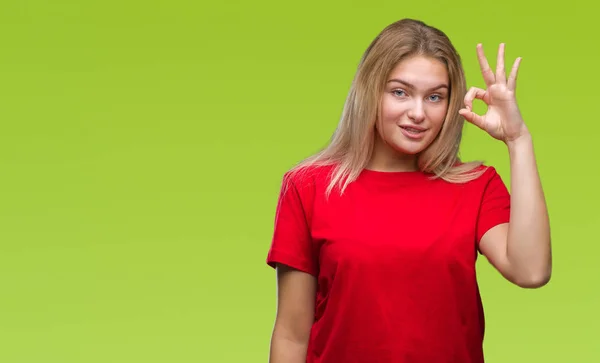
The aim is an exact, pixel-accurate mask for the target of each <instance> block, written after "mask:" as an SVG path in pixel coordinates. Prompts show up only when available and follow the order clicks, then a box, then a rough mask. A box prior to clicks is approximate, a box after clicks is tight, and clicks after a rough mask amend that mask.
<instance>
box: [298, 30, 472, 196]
mask: <svg viewBox="0 0 600 363" xmlns="http://www.w3.org/2000/svg"><path fill="white" fill-rule="evenodd" d="M417 55H422V56H428V57H433V58H435V59H438V60H440V61H441V62H442V63H444V64H445V65H446V67H447V70H448V76H449V79H450V98H449V101H448V102H449V103H448V111H447V114H446V119H445V120H444V124H443V126H442V128H441V130H440V132H439V134H438V135H437V137H436V139H435V140H434V141H433V142H432V143H431V145H429V146H428V147H427V149H426V150H424V151H423V152H422V153H421V154H419V155H418V159H417V166H418V168H419V170H420V171H422V172H425V173H430V174H432V177H433V178H441V179H444V180H446V181H448V182H452V183H462V182H467V181H469V180H472V179H475V178H477V177H478V176H479V175H481V173H482V172H483V171H482V170H481V169H480V168H479V167H480V166H481V164H482V163H481V162H469V163H461V162H460V159H459V157H458V149H459V145H460V141H461V137H462V129H463V125H464V119H463V118H462V116H460V114H459V113H458V110H459V109H460V108H461V107H462V105H463V98H464V95H465V92H466V81H465V75H464V71H463V68H462V63H461V59H460V56H459V55H458V53H457V51H456V49H455V48H454V46H453V45H452V43H451V42H450V40H449V39H448V37H447V36H446V35H445V34H444V33H443V32H442V31H440V30H438V29H436V28H434V27H431V26H429V25H426V24H425V23H424V22H422V21H418V20H413V19H402V20H399V21H397V22H395V23H392V24H390V25H388V26H387V27H386V28H384V29H383V30H382V31H381V33H379V35H377V37H376V38H375V39H374V40H373V41H372V42H371V44H370V45H369V47H368V48H367V50H366V51H365V53H364V54H363V56H362V58H361V60H360V63H359V65H358V69H357V72H356V74H355V77H354V79H353V81H352V84H351V87H350V91H349V94H348V96H347V98H346V102H345V104H344V108H343V111H342V115H341V119H340V121H339V123H338V125H337V128H336V130H335V132H334V134H333V135H332V137H331V140H330V142H329V144H328V145H327V146H326V147H325V148H324V149H323V150H321V151H320V152H318V153H316V154H314V155H312V156H311V157H309V158H307V159H305V160H303V161H302V162H300V163H299V164H298V165H296V166H295V167H294V168H293V169H292V171H298V170H300V169H303V168H306V167H308V166H324V165H335V168H334V169H333V170H332V175H331V181H330V184H329V186H328V188H327V195H329V194H330V193H331V191H332V189H333V188H334V187H335V186H336V185H337V186H338V187H339V189H340V193H343V192H344V190H345V189H346V187H347V186H348V184H349V183H351V182H352V181H354V180H356V178H357V177H358V176H359V175H360V173H361V172H362V170H363V169H364V168H365V167H366V166H367V164H368V163H369V161H370V158H371V155H372V153H373V146H374V135H375V127H374V125H375V121H376V119H377V118H378V116H379V112H380V110H381V109H380V107H379V104H380V99H381V95H382V93H383V88H384V86H385V83H386V80H387V77H388V76H389V74H390V72H391V71H392V69H393V68H394V67H395V66H396V65H397V64H398V63H399V62H401V61H402V60H404V59H406V58H408V57H411V56H417Z"/></svg>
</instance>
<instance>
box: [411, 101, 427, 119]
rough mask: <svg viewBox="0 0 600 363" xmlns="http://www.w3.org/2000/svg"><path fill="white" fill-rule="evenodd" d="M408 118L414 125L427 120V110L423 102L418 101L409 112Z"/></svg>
mask: <svg viewBox="0 0 600 363" xmlns="http://www.w3.org/2000/svg"><path fill="white" fill-rule="evenodd" d="M408 117H409V118H410V119H411V121H413V122H414V123H421V122H423V120H425V108H424V107H423V101H421V100H416V101H415V102H414V103H413V105H412V107H411V108H410V109H409V110H408Z"/></svg>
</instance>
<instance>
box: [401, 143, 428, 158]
mask: <svg viewBox="0 0 600 363" xmlns="http://www.w3.org/2000/svg"><path fill="white" fill-rule="evenodd" d="M427 146H429V143H425V142H419V143H415V142H411V143H410V144H408V145H407V144H406V143H404V142H401V143H394V146H393V147H394V150H396V152H398V153H400V154H404V155H417V154H419V153H421V152H423V151H424V150H425V149H427Z"/></svg>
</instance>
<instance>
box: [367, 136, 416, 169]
mask: <svg viewBox="0 0 600 363" xmlns="http://www.w3.org/2000/svg"><path fill="white" fill-rule="evenodd" d="M367 169H370V170H376V171H388V172H410V171H417V170H418V167H417V156H416V155H409V154H402V153H399V152H398V151H396V150H394V149H393V148H392V147H390V146H389V145H388V144H386V143H385V142H384V141H383V140H381V139H380V138H379V137H376V138H375V144H374V145H373V155H372V156H371V160H370V161H369V164H368V165H367Z"/></svg>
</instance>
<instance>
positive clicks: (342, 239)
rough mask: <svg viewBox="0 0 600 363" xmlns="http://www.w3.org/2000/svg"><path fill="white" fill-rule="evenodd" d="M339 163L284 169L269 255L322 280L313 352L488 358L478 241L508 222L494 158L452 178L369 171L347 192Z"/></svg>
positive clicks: (351, 359) (364, 362) (414, 361)
mask: <svg viewBox="0 0 600 363" xmlns="http://www.w3.org/2000/svg"><path fill="white" fill-rule="evenodd" d="M331 170H332V167H313V168H311V169H309V171H302V172H300V173H294V174H292V173H289V172H288V173H286V175H285V177H284V183H283V187H282V192H281V193H280V196H279V201H278V204H277V210H276V218H275V229H274V234H273V240H272V243H271V246H270V249H269V252H268V257H267V263H268V264H269V265H270V266H271V267H275V265H276V263H282V264H286V265H289V266H291V267H293V268H296V269H298V270H301V271H304V272H307V273H309V274H312V275H314V276H315V277H316V278H317V281H318V291H317V295H316V305H315V316H314V318H315V320H314V324H313V326H312V330H311V334H310V341H309V346H308V352H307V360H306V361H307V362H308V363H317V362H319V363H374V362H382V363H384V362H385V363H388V362H389V363H408V362H410V363H481V362H483V361H484V358H483V348H482V345H483V334H484V316H483V308H482V305H481V299H480V295H479V289H478V285H477V281H476V273H475V261H476V259H477V253H478V249H477V246H478V242H479V240H480V238H481V237H482V235H483V234H484V233H485V232H486V231H487V230H489V229H490V228H491V227H493V226H496V225H498V224H500V223H506V222H508V221H509V211H510V196H509V193H508V190H507V188H506V186H505V184H504V183H503V181H502V179H501V178H500V176H499V175H498V174H497V172H496V170H495V169H494V168H493V167H487V169H486V171H485V173H484V174H483V175H482V176H481V177H479V178H478V179H476V180H473V181H470V182H468V183H464V184H452V183H448V182H445V181H443V180H440V179H438V180H430V179H429V178H428V176H427V175H426V174H424V173H421V172H378V171H372V170H364V171H363V172H362V173H361V175H360V177H359V178H358V179H357V180H356V181H355V182H353V183H351V184H349V186H348V188H347V189H346V191H345V192H344V194H343V195H341V196H340V195H339V193H337V192H336V190H334V191H333V192H332V193H331V195H330V197H329V199H327V198H326V195H325V190H326V188H327V186H328V183H329V172H330V171H331Z"/></svg>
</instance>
